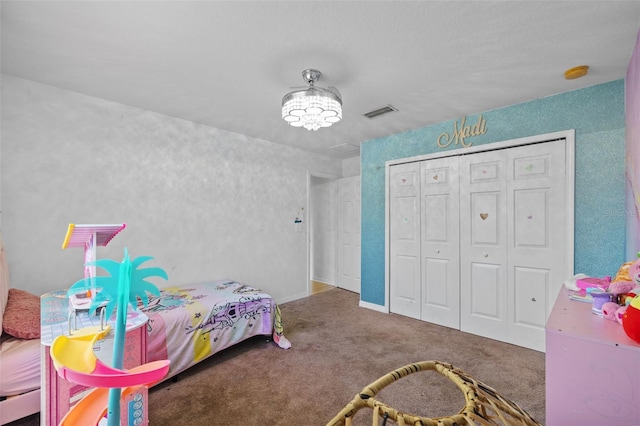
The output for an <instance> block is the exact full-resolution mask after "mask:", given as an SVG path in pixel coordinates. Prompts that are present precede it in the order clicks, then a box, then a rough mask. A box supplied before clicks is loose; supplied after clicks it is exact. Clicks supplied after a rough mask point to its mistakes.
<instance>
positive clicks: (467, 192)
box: [460, 150, 508, 341]
mask: <svg viewBox="0 0 640 426" xmlns="http://www.w3.org/2000/svg"><path fill="white" fill-rule="evenodd" d="M506 155H507V154H506V152H505V150H498V151H489V152H482V153H477V154H473V155H463V156H461V157H460V264H461V265H460V266H461V270H460V309H461V312H460V330H462V331H466V332H469V333H473V334H477V335H480V336H485V337H489V338H492V339H497V340H502V341H505V340H506V339H507V313H508V306H507V304H508V296H507V291H508V289H507V235H506V234H507V232H506V231H507V200H506V194H507V192H506V189H507V188H506V179H505V178H506Z"/></svg>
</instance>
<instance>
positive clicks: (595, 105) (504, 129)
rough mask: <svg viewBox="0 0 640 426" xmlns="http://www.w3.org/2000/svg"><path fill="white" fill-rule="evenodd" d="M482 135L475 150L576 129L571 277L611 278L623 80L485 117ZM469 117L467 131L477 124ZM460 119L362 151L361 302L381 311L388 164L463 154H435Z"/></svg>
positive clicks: (618, 249)
mask: <svg viewBox="0 0 640 426" xmlns="http://www.w3.org/2000/svg"><path fill="white" fill-rule="evenodd" d="M482 116H483V118H484V119H485V120H486V129H487V131H486V133H485V134H484V135H480V136H476V137H472V138H467V139H466V143H467V144H469V143H473V145H474V146H477V145H482V144H487V143H493V142H500V141H506V140H511V139H517V138H522V137H528V136H534V135H540V134H546V133H553V132H558V131H563V130H569V129H575V138H576V158H575V165H576V170H575V265H574V266H575V268H574V269H575V272H576V273H578V272H582V273H585V274H588V275H591V276H604V275H614V274H615V273H616V272H617V270H618V268H619V267H620V265H621V264H622V263H624V262H625V261H626V260H630V259H625V257H624V256H625V214H624V212H625V169H624V160H625V128H624V123H625V121H624V80H623V79H621V80H615V81H612V82H609V83H605V84H600V85H597V86H592V87H588V88H586V89H581V90H576V91H572V92H567V93H562V94H559V95H555V96H550V97H547V98H542V99H536V100H533V101H530V102H526V103H522V104H518V105H513V106H510V107H506V108H501V109H497V110H493V111H487V112H484V113H482ZM477 119H478V116H477V115H475V116H469V117H467V119H466V124H467V125H473V124H475V123H476V122H477ZM456 121H458V120H451V121H446V122H443V123H437V124H434V125H431V126H427V127H422V128H419V129H415V130H411V131H407V132H403V133H398V134H395V135H391V136H388V137H384V138H379V139H374V140H370V141H367V142H364V143H363V144H362V145H361V174H362V194H361V196H362V271H361V272H362V276H361V277H362V280H361V299H362V300H363V301H364V302H369V303H373V304H378V305H384V292H385V282H384V280H385V271H384V264H385V258H384V252H385V247H384V244H385V235H384V227H385V162H386V161H388V160H395V159H400V158H406V157H413V156H417V155H424V154H430V153H434V152H442V151H444V150H451V149H462V150H463V149H464V148H460V146H459V145H453V144H452V145H450V146H449V147H448V148H446V149H441V148H438V146H437V144H436V141H437V139H438V136H439V135H440V134H442V133H443V132H447V133H452V131H453V126H454V123H455V122H456Z"/></svg>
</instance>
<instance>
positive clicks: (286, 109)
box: [282, 86, 342, 130]
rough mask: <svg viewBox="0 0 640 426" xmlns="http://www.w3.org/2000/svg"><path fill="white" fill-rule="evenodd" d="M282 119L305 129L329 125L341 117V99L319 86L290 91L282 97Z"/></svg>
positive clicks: (316, 128)
mask: <svg viewBox="0 0 640 426" xmlns="http://www.w3.org/2000/svg"><path fill="white" fill-rule="evenodd" d="M282 119H283V120H284V121H286V122H287V123H289V124H290V125H291V126H293V127H304V128H305V129H307V130H318V129H319V128H321V127H329V126H331V125H332V124H334V123H337V122H338V121H340V120H341V119H342V99H340V97H339V96H338V95H336V94H335V93H333V92H332V91H330V90H327V89H323V88H321V87H313V86H312V87H309V88H308V89H306V90H301V91H297V92H291V93H288V94H287V95H286V96H285V97H284V98H282Z"/></svg>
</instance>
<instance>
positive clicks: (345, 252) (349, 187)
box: [337, 176, 361, 294]
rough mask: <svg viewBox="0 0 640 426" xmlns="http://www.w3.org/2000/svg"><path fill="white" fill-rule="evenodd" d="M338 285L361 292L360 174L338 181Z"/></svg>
mask: <svg viewBox="0 0 640 426" xmlns="http://www.w3.org/2000/svg"><path fill="white" fill-rule="evenodd" d="M338 194H339V195H338V199H339V207H338V265H337V266H338V273H337V278H338V279H337V281H338V282H337V284H338V287H341V288H344V289H345V290H349V291H353V292H356V293H358V294H359V293H360V251H361V250H360V244H361V243H360V176H354V177H349V178H344V179H340V180H339V181H338Z"/></svg>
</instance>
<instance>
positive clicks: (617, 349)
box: [546, 287, 640, 426]
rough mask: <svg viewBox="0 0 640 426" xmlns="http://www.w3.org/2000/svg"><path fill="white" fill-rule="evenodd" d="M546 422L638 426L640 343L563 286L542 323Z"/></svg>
mask: <svg viewBox="0 0 640 426" xmlns="http://www.w3.org/2000/svg"><path fill="white" fill-rule="evenodd" d="M546 424H547V426H565V425H574V424H580V425H583V426H584V425H594V426H605V425H606V426H614V425H627V426H639V425H640V344H638V343H636V342H634V341H633V340H631V339H629V337H628V336H627V335H626V334H625V332H624V330H623V329H622V326H621V325H620V324H618V323H617V322H615V321H610V320H606V319H604V318H601V317H599V316H597V315H595V314H593V313H592V312H591V304H590V303H585V302H579V301H574V300H571V299H569V292H568V290H566V289H565V288H564V287H563V288H562V289H561V290H560V294H559V295H558V298H557V300H556V303H555V305H554V307H553V310H552V312H551V315H550V316H549V320H548V321H547V325H546Z"/></svg>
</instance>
